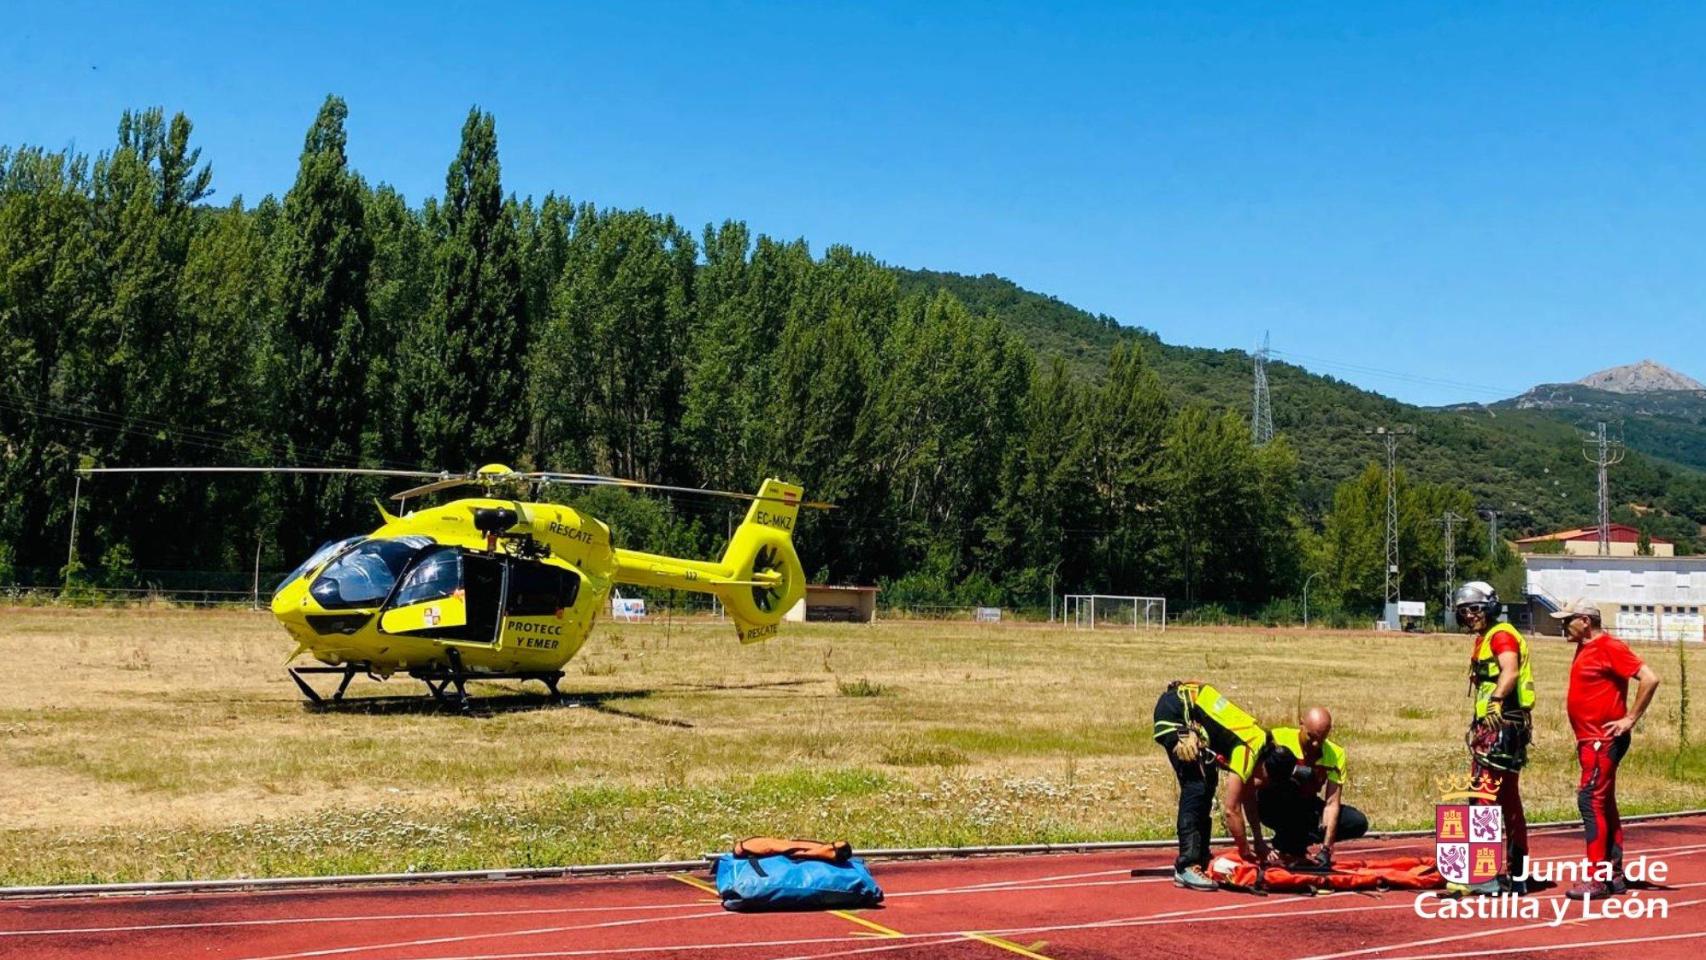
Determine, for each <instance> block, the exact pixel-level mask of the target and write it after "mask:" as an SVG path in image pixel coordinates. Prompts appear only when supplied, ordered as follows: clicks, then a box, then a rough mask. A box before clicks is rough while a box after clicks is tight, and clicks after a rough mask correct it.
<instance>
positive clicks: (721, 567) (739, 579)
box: [616, 479, 806, 643]
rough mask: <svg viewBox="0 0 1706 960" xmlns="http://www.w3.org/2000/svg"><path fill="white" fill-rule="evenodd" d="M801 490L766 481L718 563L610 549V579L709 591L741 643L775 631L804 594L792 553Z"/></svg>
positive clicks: (800, 571)
mask: <svg viewBox="0 0 1706 960" xmlns="http://www.w3.org/2000/svg"><path fill="white" fill-rule="evenodd" d="M802 492H803V491H802V490H801V489H800V488H799V487H798V486H796V485H794V484H791V483H784V482H782V481H781V480H775V479H771V480H766V481H764V486H763V487H761V488H760V489H759V491H758V497H759V499H756V500H754V501H753V502H752V505H751V506H750V507H748V508H747V511H746V519H745V520H744V521H742V522H741V525H740V526H739V527H737V528H736V529H735V532H734V537H733V538H732V539H730V540H729V545H728V547H727V549H725V550H724V551H723V556H722V558H721V560H719V561H703V560H683V559H680V558H676V557H665V556H659V555H657V554H648V553H640V552H638V551H632V550H618V551H616V563H617V572H616V579H617V580H620V581H622V582H624V583H633V584H638V585H641V586H654V587H670V588H673V589H678V590H693V591H696V592H700V593H709V594H712V595H714V596H715V597H717V599H718V600H720V601H721V602H722V605H723V608H724V609H725V610H727V611H728V614H729V619H731V620H733V621H734V624H735V631H736V632H737V633H738V634H739V635H740V640H741V642H742V643H756V642H757V641H760V640H767V639H769V638H770V637H773V636H775V635H776V625H777V624H778V623H780V622H781V620H782V615H783V614H785V613H787V612H788V610H789V609H791V608H792V607H793V606H794V604H795V603H797V602H799V600H800V598H801V597H803V596H805V592H806V586H805V584H806V577H805V569H804V568H803V567H802V566H801V565H800V558H799V555H798V554H797V553H795V552H794V540H793V536H794V522H795V520H796V519H797V517H798V516H799V509H800V496H801V494H802Z"/></svg>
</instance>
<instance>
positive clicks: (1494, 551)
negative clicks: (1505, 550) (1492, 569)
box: [1486, 510, 1499, 560]
mask: <svg viewBox="0 0 1706 960" xmlns="http://www.w3.org/2000/svg"><path fill="white" fill-rule="evenodd" d="M1486 514H1487V559H1488V560H1492V559H1494V558H1496V557H1497V556H1498V555H1499V511H1497V510H1488V511H1486Z"/></svg>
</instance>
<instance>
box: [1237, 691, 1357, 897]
mask: <svg viewBox="0 0 1706 960" xmlns="http://www.w3.org/2000/svg"><path fill="white" fill-rule="evenodd" d="M1332 732H1333V715H1332V714H1330V713H1328V712H1327V710H1326V708H1325V707H1310V708H1309V709H1308V710H1307V711H1305V712H1304V714H1303V722H1302V723H1301V724H1300V725H1299V726H1296V727H1274V728H1273V729H1272V730H1270V731H1268V736H1269V741H1268V742H1269V747H1268V750H1267V751H1266V752H1265V753H1264V754H1263V757H1262V762H1263V763H1264V764H1265V765H1266V767H1267V782H1266V783H1265V784H1264V785H1263V786H1262V789H1261V791H1260V792H1259V793H1258V794H1257V796H1256V803H1257V805H1258V808H1259V809H1260V810H1261V811H1262V821H1263V823H1264V824H1265V825H1267V826H1268V827H1271V828H1272V829H1273V831H1274V850H1276V851H1278V853H1279V855H1280V857H1281V859H1282V860H1283V861H1284V862H1286V863H1287V864H1289V865H1292V866H1296V865H1300V864H1303V863H1304V862H1305V861H1307V860H1308V858H1309V847H1310V846H1311V845H1312V844H1317V843H1318V844H1320V845H1321V849H1320V851H1319V852H1317V853H1316V855H1315V858H1314V861H1313V862H1314V864H1315V865H1316V866H1319V867H1323V868H1324V867H1328V866H1331V865H1332V863H1333V844H1335V843H1337V842H1338V841H1340V840H1355V839H1356V838H1358V837H1360V836H1362V835H1363V834H1365V833H1367V832H1368V818H1367V817H1365V816H1363V813H1362V811H1361V810H1358V809H1357V808H1355V807H1352V806H1349V805H1347V804H1346V803H1345V802H1344V801H1343V798H1342V796H1341V795H1342V794H1343V792H1344V786H1345V751H1344V748H1343V747H1340V746H1339V745H1338V744H1336V743H1334V742H1333V741H1331V740H1329V739H1327V735H1328V734H1330V733H1332Z"/></svg>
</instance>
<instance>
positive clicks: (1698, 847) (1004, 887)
mask: <svg viewBox="0 0 1706 960" xmlns="http://www.w3.org/2000/svg"><path fill="white" fill-rule="evenodd" d="M1655 825H1657V824H1655ZM1633 826H1637V825H1635V824H1632V825H1631V827H1633ZM1387 849H1392V848H1387ZM1701 851H1706V843H1693V844H1682V845H1678V846H1672V847H1654V848H1651V849H1648V850H1642V851H1631V853H1643V854H1648V855H1651V854H1657V853H1676V854H1687V853H1696V852H1701ZM1371 852H1372V851H1371ZM1535 859H1536V860H1540V861H1560V860H1571V859H1577V858H1575V857H1572V856H1569V855H1557V856H1550V857H1536V858H1535ZM1126 872H1128V871H1126V870H1106V871H1091V872H1087V873H1078V874H1059V875H1055V876H1050V877H1038V878H1033V879H1032V880H1029V881H1021V880H1012V881H992V882H990V883H983V884H970V885H967V886H965V887H943V888H937V889H932V890H920V891H911V892H900V893H895V894H891V895H890V898H891V899H894V898H901V897H920V896H949V895H955V894H960V893H967V894H970V893H1002V892H1026V891H1029V890H1046V889H1066V888H1071V887H1082V886H1103V885H1106V886H1120V885H1124V884H1132V885H1136V884H1145V883H1164V882H1167V881H1168V878H1165V877H1158V878H1133V879H1129V880H1122V881H1115V882H1106V883H1086V884H1048V883H1046V881H1051V880H1059V879H1071V878H1075V877H1094V876H1108V875H1113V874H1121V873H1126ZM1303 902H1307V901H1303ZM697 906H698V904H696V903H682V904H628V905H618V906H608V907H547V908H532V909H516V910H488V911H458V912H451V913H418V914H374V915H363V916H347V915H346V916H323V917H273V918H266V919H254V920H222V921H197V922H182V923H162V924H132V925H114V926H99V927H63V928H54V929H44V930H0V937H22V936H39V937H46V936H77V935H86V934H100V933H140V932H147V931H166V930H192V929H218V928H231V927H265V926H283V925H293V924H334V923H353V922H381V921H404V920H420V919H444V918H480V917H503V916H540V915H561V914H573V913H599V912H622V911H649V910H671V909H692V908H694V907H697ZM1210 909H1211V910H1218V909H1221V908H1210ZM1134 919H1135V918H1134Z"/></svg>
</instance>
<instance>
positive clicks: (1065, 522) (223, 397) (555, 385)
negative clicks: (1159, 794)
mask: <svg viewBox="0 0 1706 960" xmlns="http://www.w3.org/2000/svg"><path fill="white" fill-rule="evenodd" d="M346 115H347V110H346V107H345V105H344V103H343V102H342V101H341V100H339V99H338V98H336V97H330V98H328V99H327V100H326V102H325V103H324V105H323V106H322V107H321V109H320V110H319V112H318V115H317V116H316V117H314V118H312V122H311V123H308V124H307V130H306V133H305V135H304V138H303V144H302V150H301V153H300V154H299V156H298V164H297V172H296V176H295V178H294V181H293V183H292V184H291V185H290V188H289V189H288V190H287V191H286V192H285V193H284V194H283V196H282V197H275V196H267V197H263V198H261V199H259V200H258V201H255V202H253V203H250V202H248V201H246V200H244V199H233V200H231V201H229V202H221V203H218V204H215V203H214V202H212V200H211V198H212V197H213V196H214V195H215V194H214V191H215V190H216V189H217V183H218V181H217V176H216V172H215V171H216V169H217V167H216V164H217V163H218V162H219V158H217V157H207V158H203V157H202V156H201V151H200V150H199V148H198V147H197V146H196V145H195V144H196V142H195V138H194V128H193V125H192V123H191V122H190V120H189V118H188V117H185V116H183V115H176V116H170V117H168V115H167V114H166V113H165V111H163V110H159V109H152V110H146V111H142V112H133V113H126V114H125V115H124V116H123V117H122V118H121V119H120V122H119V125H118V131H117V134H118V135H117V138H116V140H115V142H114V143H112V144H111V145H110V146H107V147H106V148H104V149H102V150H100V151H98V152H97V153H95V154H94V155H93V156H90V155H87V154H83V153H79V152H77V151H76V150H74V149H71V150H56V149H44V148H42V147H39V146H31V145H27V144H25V145H20V146H17V147H3V146H0V357H3V358H4V361H3V362H4V364H5V365H4V367H3V368H0V587H4V586H5V585H6V584H8V583H9V582H11V581H12V580H13V579H20V580H27V581H31V582H36V583H41V582H48V583H64V584H65V585H66V586H67V587H77V588H84V587H87V588H91V589H121V588H137V587H142V586H146V585H152V584H164V583H168V582H171V581H172V579H173V578H174V577H178V576H179V575H184V576H188V575H190V572H197V573H199V572H203V571H243V572H242V573H238V574H237V575H236V578H237V582H238V583H240V584H242V585H243V586H245V587H246V586H247V585H248V584H249V582H250V576H251V575H252V574H251V573H250V571H252V570H253V567H254V565H256V563H257V558H258V563H259V565H260V566H261V567H262V568H263V569H264V570H273V571H283V570H287V569H289V568H290V567H292V566H295V565H296V564H297V563H299V562H300V561H301V560H302V558H303V557H305V556H307V555H308V554H309V553H310V552H311V551H312V549H313V547H314V546H315V545H317V544H318V543H320V542H322V541H325V540H327V539H330V538H333V537H343V536H347V535H350V534H352V533H359V532H362V531H365V530H370V529H372V527H373V524H374V520H375V514H374V512H373V507H372V498H373V497H375V496H379V495H383V494H385V493H388V492H392V491H394V490H395V489H396V486H395V485H390V486H387V484H386V483H385V482H382V481H379V480H371V479H365V478H363V479H348V478H344V477H336V478H332V477H324V476H319V475H314V476H300V475H297V476H289V477H281V476H276V475H275V476H268V477H265V478H261V477H256V476H252V475H250V476H242V477H228V478H225V477H222V478H220V479H217V480H213V479H209V478H208V477H206V476H204V475H198V476H185V475H182V474H176V473H172V472H161V473H151V474H148V475H146V476H133V475H107V476H102V477H92V478H90V479H87V480H83V481H81V482H79V480H78V477H77V472H76V471H77V468H78V467H79V466H108V467H111V466H129V467H159V468H166V469H167V471H169V468H172V467H178V466H184V465H189V464H196V465H220V466H237V465H242V466H265V465H292V466H336V467H369V468H371V467H408V468H413V469H432V470H453V471H459V470H467V469H470V468H473V467H475V466H477V465H480V464H484V463H491V462H504V463H509V464H512V465H514V466H517V467H522V468H528V467H537V468H549V469H557V470H570V471H575V472H595V473H612V474H617V475H621V476H627V477H633V478H635V479H638V480H644V481H653V482H658V483H664V484H670V485H676V486H710V487H717V488H723V489H729V488H736V489H748V490H750V489H754V488H756V485H757V484H758V483H759V482H760V480H761V479H762V478H764V477H767V476H780V477H787V478H789V479H792V480H796V481H798V482H800V483H802V484H803V485H804V486H805V487H806V489H807V490H808V491H810V493H811V495H812V496H814V497H822V498H825V499H828V500H832V501H834V502H835V503H836V504H837V505H838V509H837V510H835V511H834V512H833V513H830V514H827V515H819V514H814V515H813V516H811V517H807V518H802V521H801V524H800V527H799V529H798V530H797V531H796V537H797V539H798V541H799V548H800V554H801V556H802V557H803V558H804V560H805V563H806V566H807V569H808V571H809V572H810V573H811V575H812V576H814V577H820V578H825V579H829V580H834V581H843V582H857V583H879V584H882V585H883V587H884V594H883V596H884V599H885V602H891V603H892V602H907V603H952V604H968V603H1002V604H1030V605H1037V606H1046V605H1047V603H1048V598H1049V593H1050V590H1051V588H1052V589H1054V590H1056V591H1057V592H1058V591H1075V592H1091V591H1095V592H1102V593H1123V594H1145V595H1155V594H1165V595H1167V596H1169V597H1172V598H1175V599H1176V600H1177V601H1179V602H1181V603H1182V604H1183V605H1187V606H1188V605H1192V604H1206V603H1226V604H1237V605H1241V606H1243V607H1245V608H1254V607H1260V606H1263V605H1270V604H1274V605H1281V606H1283V605H1284V604H1287V603H1290V602H1291V601H1290V600H1289V599H1288V598H1292V597H1296V596H1297V592H1298V590H1299V588H1300V587H1301V586H1302V585H1303V583H1305V582H1306V578H1307V577H1308V576H1310V575H1314V574H1319V575H1320V577H1319V579H1318V580H1317V581H1316V583H1315V589H1314V591H1313V592H1312V593H1311V598H1312V599H1314V598H1316V597H1319V598H1320V599H1321V601H1322V602H1323V603H1325V604H1327V605H1328V606H1329V607H1331V606H1332V605H1335V604H1342V605H1343V608H1344V609H1345V610H1347V611H1350V610H1355V611H1357V613H1356V616H1357V617H1358V618H1365V617H1366V615H1367V612H1368V611H1369V609H1370V608H1371V606H1372V605H1373V604H1376V603H1378V602H1379V600H1380V599H1381V597H1382V595H1383V586H1384V584H1383V577H1384V573H1383V571H1384V559H1385V556H1384V550H1383V537H1384V534H1385V489H1386V481H1385V476H1384V474H1383V472H1382V470H1381V469H1380V468H1379V467H1378V466H1376V465H1375V464H1376V463H1377V462H1378V460H1379V459H1380V453H1381V450H1380V447H1379V446H1378V445H1377V444H1376V443H1375V442H1374V440H1373V438H1371V437H1370V436H1369V435H1368V433H1367V430H1368V429H1369V428H1371V427H1373V426H1376V425H1380V424H1407V425H1410V426H1412V427H1414V428H1416V430H1417V433H1416V434H1415V435H1414V436H1413V437H1406V438H1405V439H1404V440H1403V442H1402V443H1401V445H1400V450H1399V466H1400V468H1401V470H1400V474H1399V482H1398V485H1397V487H1398V501H1399V502H1398V509H1399V531H1398V532H1399V538H1400V556H1401V566H1402V570H1401V571H1400V580H1401V585H1402V588H1403V591H1404V593H1405V595H1406V596H1417V597H1434V598H1437V597H1440V596H1442V595H1444V594H1445V593H1446V592H1447V591H1448V589H1449V587H1448V585H1447V584H1446V582H1445V576H1444V571H1445V568H1446V562H1445V560H1446V558H1445V556H1444V543H1443V540H1442V537H1441V532H1440V524H1439V523H1438V522H1437V521H1438V518H1440V517H1441V516H1442V515H1443V514H1445V513H1447V512H1455V513H1457V514H1459V515H1461V516H1465V517H1469V518H1470V520H1469V522H1468V523H1467V524H1466V525H1465V527H1463V528H1460V529H1458V531H1457V533H1458V538H1457V540H1456V543H1455V549H1456V556H1455V559H1456V566H1455V569H1456V571H1457V572H1458V574H1460V575H1464V574H1470V575H1475V576H1483V577H1501V576H1502V577H1506V578H1507V580H1506V581H1505V582H1509V579H1508V578H1511V577H1515V576H1518V575H1519V574H1518V572H1517V571H1516V570H1515V568H1514V567H1513V565H1512V563H1511V560H1510V557H1509V556H1508V552H1506V551H1503V550H1500V549H1490V547H1489V540H1490V538H1489V536H1488V531H1487V528H1486V525H1485V523H1484V522H1483V521H1482V520H1480V519H1479V518H1478V511H1479V510H1482V509H1486V508H1491V509H1495V510H1498V511H1500V513H1501V514H1502V517H1501V526H1502V529H1504V530H1505V531H1507V532H1509V531H1522V530H1533V529H1539V528H1542V527H1548V526H1554V525H1564V524H1572V525H1573V524H1580V523H1584V522H1587V521H1588V520H1590V518H1591V517H1592V516H1593V512H1594V495H1593V493H1594V491H1593V474H1592V472H1591V470H1589V469H1588V468H1587V466H1586V464H1584V463H1583V462H1582V460H1581V457H1580V455H1579V453H1578V443H1577V438H1576V433H1575V431H1574V430H1573V429H1572V428H1571V427H1570V426H1568V425H1567V424H1563V423H1558V422H1555V421H1551V420H1548V419H1545V418H1544V417H1541V416H1539V415H1537V414H1536V413H1535V412H1534V411H1501V410H1491V411H1489V410H1474V411H1469V412H1460V411H1439V410H1424V409H1419V408H1415V407H1410V406H1406V405H1404V404H1400V403H1397V402H1395V401H1393V400H1390V399H1387V398H1384V397H1381V396H1378V395H1376V394H1372V393H1369V392H1367V391H1363V390H1358V389H1356V388H1354V387H1351V386H1349V385H1348V384H1344V383H1341V382H1339V381H1336V380H1333V379H1331V378H1327V377H1318V376H1313V375H1310V374H1308V373H1307V372H1306V371H1304V370H1302V369H1300V368H1298V367H1295V366H1291V365H1288V364H1283V363H1275V364H1273V365H1272V367H1271V371H1270V375H1269V377H1270V381H1271V383H1272V388H1273V405H1274V423H1275V427H1276V428H1277V429H1278V431H1279V436H1278V437H1277V438H1276V440H1275V442H1273V443H1270V444H1267V445H1265V446H1260V447H1258V446H1256V445H1255V444H1254V443H1253V442H1252V440H1251V436H1250V429H1249V409H1250V366H1249V359H1248V357H1247V356H1245V355H1244V354H1243V353H1242V352H1239V351H1223V350H1204V349H1195V348H1189V347H1179V346H1171V345H1166V344H1162V343H1160V342H1159V341H1158V340H1157V339H1156V338H1155V337H1154V336H1153V335H1152V334H1149V333H1147V332H1145V331H1143V330H1141V329H1137V328H1127V327H1122V326H1121V325H1119V324H1117V323H1115V322H1114V321H1113V320H1112V319H1111V318H1108V317H1100V316H1094V315H1091V314H1088V313H1085V312H1084V311H1081V310H1077V309H1075V308H1073V307H1071V306H1069V305H1067V304H1065V303H1062V302H1061V301H1059V300H1056V299H1053V298H1050V297H1045V296H1040V295H1038V294H1034V293H1031V292H1028V291H1025V290H1022V289H1020V288H1018V287H1016V286H1014V285H1013V284H1011V283H1008V282H1007V281H1005V280H1001V279H999V278H996V277H992V276H985V277H960V276H954V275H951V274H932V273H926V272H922V271H905V270H896V269H894V268H892V267H888V266H885V265H884V264H882V263H880V262H879V261H878V260H877V259H876V258H875V257H873V256H872V255H870V254H868V253H861V252H859V251H855V250H851V249H849V248H847V247H845V246H836V245H833V244H830V245H827V246H825V245H821V244H823V242H824V241H825V240H826V239H827V240H833V238H817V242H818V243H819V244H820V245H819V246H817V247H816V252H814V248H813V246H812V245H811V244H808V243H807V242H806V241H805V240H804V239H780V238H774V237H768V236H764V235H761V234H755V233H753V232H752V231H751V230H749V228H748V227H747V226H746V225H745V224H744V223H741V222H740V221H735V220H731V221H726V222H723V223H719V224H710V225H704V226H702V227H694V226H689V225H684V224H681V223H679V222H678V221H676V220H675V219H674V218H673V217H671V216H669V215H667V214H659V213H652V212H650V211H646V210H642V209H612V208H606V207H599V206H597V205H595V204H591V203H587V202H584V201H583V202H578V203H576V202H570V200H569V199H568V198H567V197H566V196H564V195H561V194H555V193H553V194H547V195H546V196H545V197H543V198H534V197H517V196H515V195H514V194H512V193H508V192H506V191H505V189H504V186H503V178H502V170H501V164H500V162H499V145H498V136H497V123H496V120H495V118H494V117H492V116H491V115H490V114H487V113H484V112H482V111H479V110H472V111H470V112H469V114H468V117H467V120H466V122H465V124H464V125H463V128H462V135H461V140H460V143H459V145H458V148H457V150H456V152H455V154H454V155H453V156H447V157H446V158H445V160H446V173H445V181H444V191H443V193H442V195H441V196H439V197H427V198H415V199H414V200H413V201H411V200H409V199H406V198H404V197H403V196H401V195H400V194H398V193H397V191H396V190H394V189H392V188H390V187H388V186H386V185H384V184H377V185H376V184H373V183H372V182H370V181H368V180H367V179H365V178H364V177H363V176H362V175H361V174H360V172H359V171H357V170H354V169H353V168H351V166H350V165H349V161H348V156H347V151H346V134H345V117H346ZM304 119H305V120H307V119H308V118H304ZM563 186H564V187H565V188H567V187H573V186H574V185H573V184H565V185H563ZM944 242H948V241H944ZM1139 319H1141V318H1139ZM1614 476H1615V484H1616V486H1615V488H1614V491H1615V493H1616V498H1617V500H1618V501H1619V502H1620V503H1623V504H1625V506H1624V507H1623V508H1622V509H1624V510H1625V511H1628V510H1629V509H1630V508H1629V507H1628V506H1627V504H1629V503H1630V502H1633V503H1637V504H1640V505H1642V506H1643V507H1646V506H1650V507H1653V508H1656V509H1654V510H1651V511H1646V512H1644V513H1643V515H1642V516H1641V517H1640V518H1639V523H1640V524H1641V525H1644V526H1646V527H1648V528H1649V529H1650V532H1651V533H1654V534H1659V535H1663V536H1668V537H1672V538H1675V539H1678V540H1680V541H1682V543H1681V545H1682V547H1683V548H1684V549H1690V548H1693V547H1694V546H1695V542H1696V541H1697V539H1698V538H1697V536H1695V532H1696V531H1697V526H1696V525H1697V524H1699V523H1701V522H1706V492H1703V483H1702V479H1701V475H1700V474H1698V473H1694V472H1692V471H1684V470H1682V469H1680V468H1677V467H1674V466H1669V465H1666V464H1662V463H1657V462H1655V461H1653V460H1650V459H1647V458H1644V457H1636V456H1631V457H1630V459H1629V461H1628V462H1626V463H1624V464H1621V465H1619V466H1618V467H1617V468H1616V473H1615V475H1614ZM74 497H76V498H79V499H78V502H79V503H80V512H79V513H78V514H77V521H76V523H75V525H73V523H72V510H71V504H72V502H73V498H74ZM577 502H578V503H579V505H581V506H583V507H586V508H588V510H589V511H590V512H591V513H592V515H594V516H596V517H599V518H601V519H604V520H607V521H609V522H610V524H611V526H612V529H613V531H614V536H615V538H616V540H617V542H618V543H619V544H622V545H627V546H636V547H641V548H645V549H652V550H659V551H667V552H671V553H680V554H688V555H699V556H703V555H711V556H714V555H716V553H717V552H718V551H720V549H721V547H722V541H723V540H724V538H725V537H726V535H727V530H728V521H729V508H728V507H727V505H726V504H725V503H722V502H715V501H706V500H703V499H699V500H695V499H676V500H672V501H663V500H654V499H640V498H634V497H630V496H628V495H626V494H621V493H615V492H612V491H610V490H604V491H599V492H598V493H596V494H592V495H588V496H587V497H585V498H583V499H581V500H579V501H577ZM1631 516H1632V514H1631ZM73 530H74V531H75V533H74V536H73ZM68 561H69V562H68Z"/></svg>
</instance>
